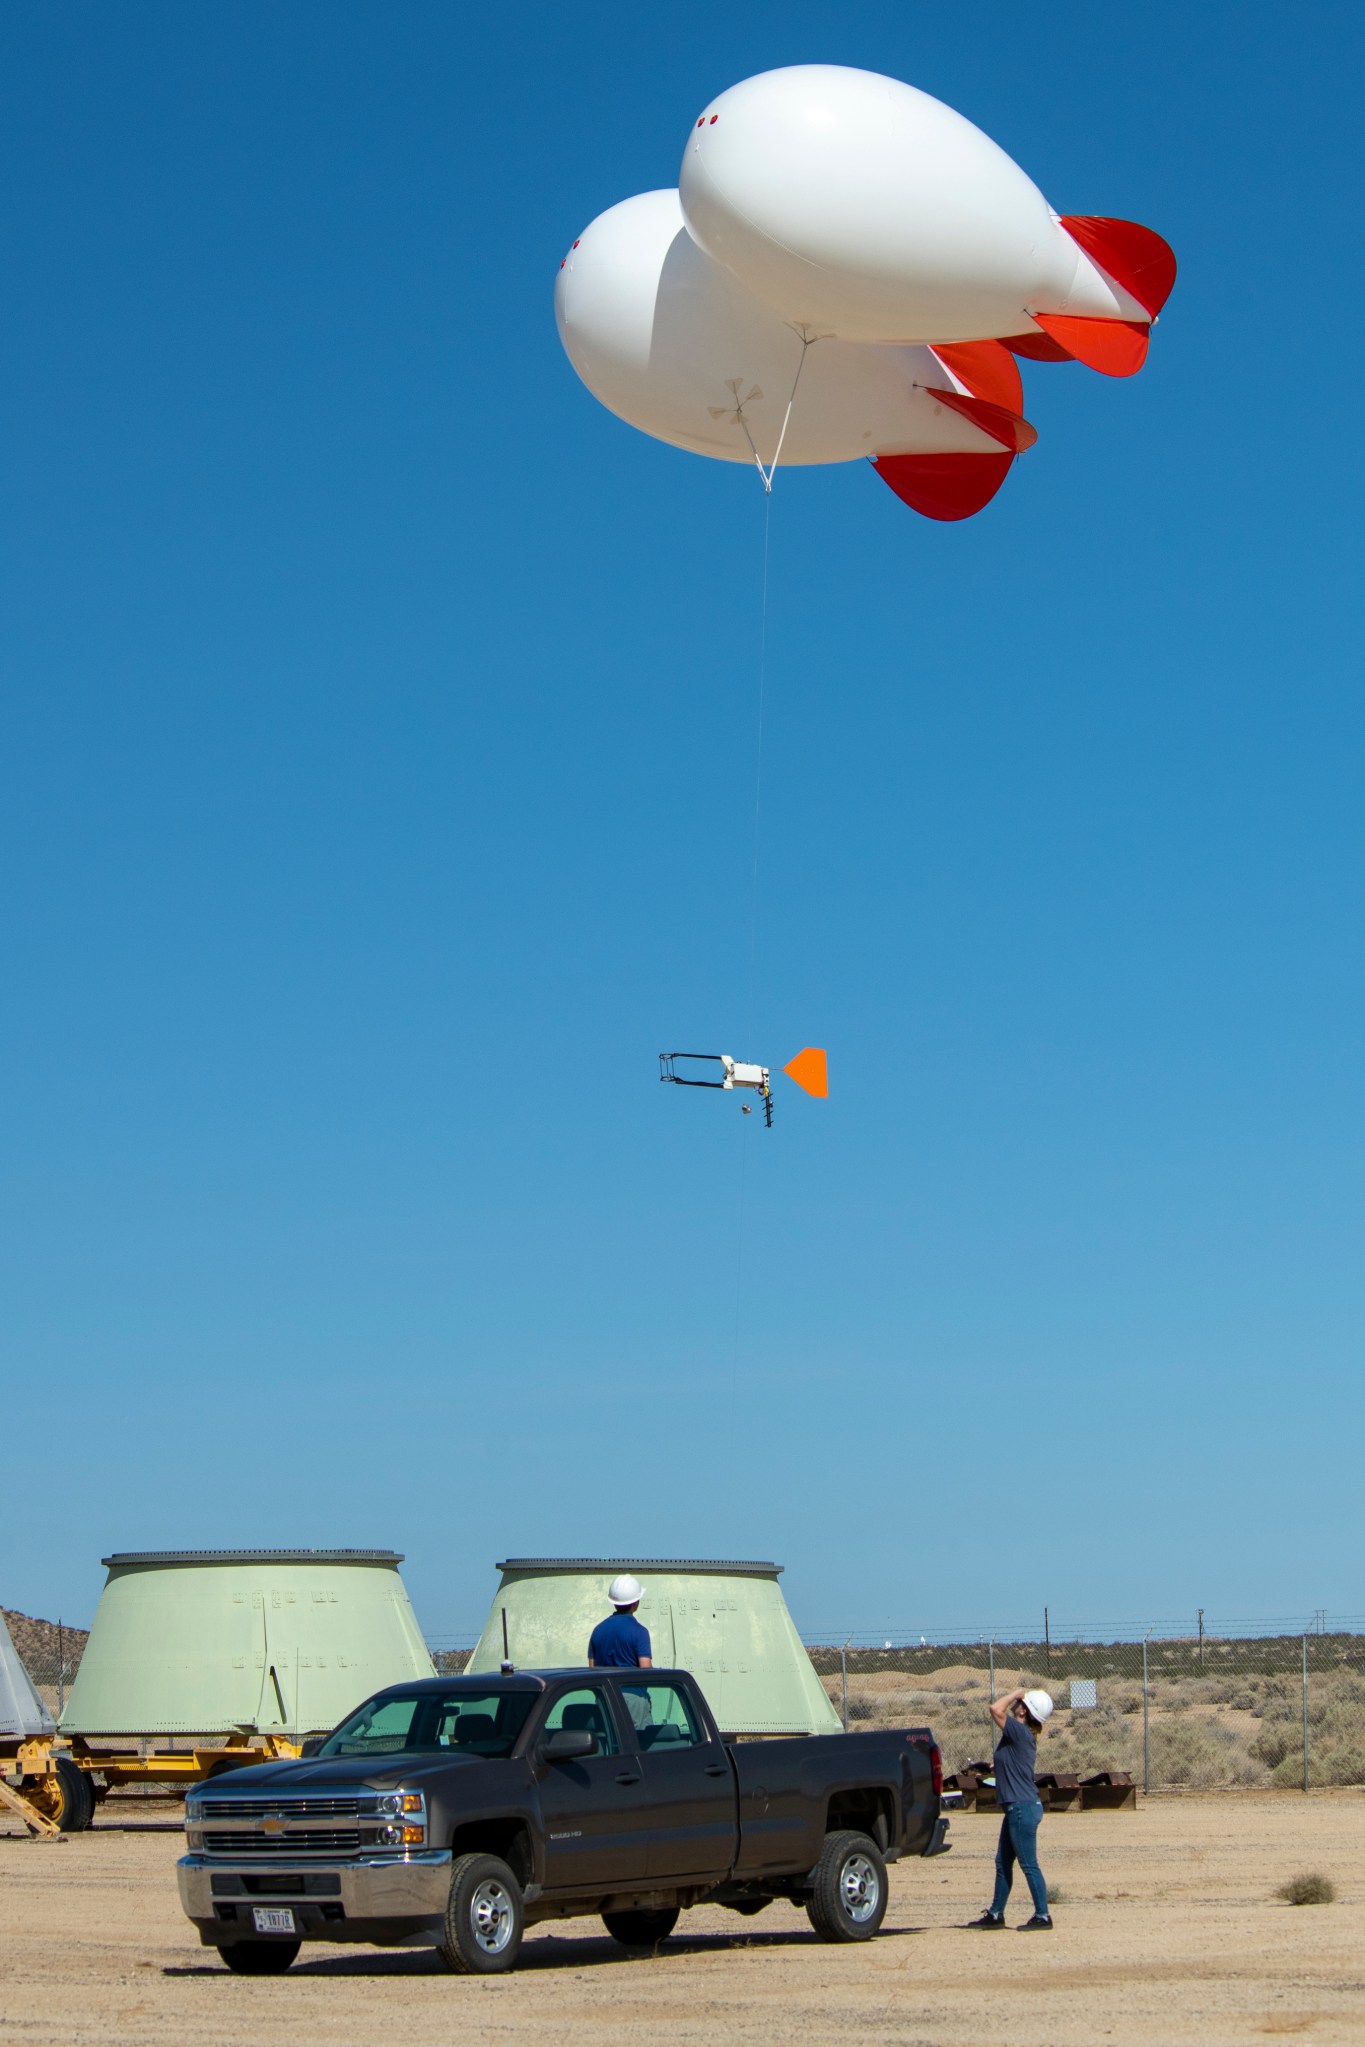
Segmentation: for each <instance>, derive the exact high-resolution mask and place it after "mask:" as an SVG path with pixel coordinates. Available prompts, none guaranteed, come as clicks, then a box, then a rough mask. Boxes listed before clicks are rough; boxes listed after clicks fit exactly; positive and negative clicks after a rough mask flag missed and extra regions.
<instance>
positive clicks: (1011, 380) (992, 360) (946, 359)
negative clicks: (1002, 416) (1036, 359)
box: [933, 337, 1041, 412]
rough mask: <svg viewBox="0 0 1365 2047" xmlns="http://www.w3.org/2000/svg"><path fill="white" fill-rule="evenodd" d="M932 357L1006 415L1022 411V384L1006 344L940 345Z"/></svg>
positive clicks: (993, 342) (977, 395)
mask: <svg viewBox="0 0 1365 2047" xmlns="http://www.w3.org/2000/svg"><path fill="white" fill-rule="evenodd" d="M1040 338H1041V337H1040ZM933 353H934V354H935V355H936V356H937V357H938V359H939V361H940V362H941V363H942V364H943V367H944V369H945V370H951V372H952V374H953V375H954V376H955V377H956V378H957V380H958V382H959V383H960V384H965V385H966V386H967V389H968V390H969V391H971V392H972V393H973V394H974V395H975V396H976V397H977V398H988V399H989V400H990V402H991V404H992V405H1003V406H1004V408H1005V410H1006V411H1007V412H1022V411H1023V409H1024V380H1023V378H1022V377H1021V376H1020V374H1019V365H1018V364H1017V363H1016V362H1015V360H1014V358H1013V356H1012V355H1011V354H1010V352H1009V347H1008V344H1007V343H1005V342H1001V341H954V342H948V343H945V342H940V343H939V344H938V345H937V346H936V347H935V348H934V350H933Z"/></svg>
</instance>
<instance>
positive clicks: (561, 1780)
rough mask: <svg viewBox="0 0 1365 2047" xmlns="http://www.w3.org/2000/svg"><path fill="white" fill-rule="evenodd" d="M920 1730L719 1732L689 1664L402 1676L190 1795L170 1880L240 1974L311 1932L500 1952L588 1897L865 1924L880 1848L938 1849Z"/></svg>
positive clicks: (934, 1783)
mask: <svg viewBox="0 0 1365 2047" xmlns="http://www.w3.org/2000/svg"><path fill="white" fill-rule="evenodd" d="M941 1788H942V1771H941V1764H940V1760H939V1752H938V1749H937V1747H936V1746H935V1743H934V1738H933V1736H932V1734H931V1733H930V1732H929V1730H928V1729H927V1728H914V1729H908V1730H897V1731H889V1732H882V1733H876V1734H830V1735H795V1736H786V1737H782V1738H778V1739H773V1740H758V1741H727V1740H725V1739H724V1738H723V1737H722V1735H721V1734H720V1732H719V1730H718V1729H717V1726H716V1723H715V1721H714V1720H713V1718H712V1716H711V1713H710V1710H709V1708H708V1706H707V1704H706V1700H705V1698H704V1697H703V1695H702V1692H701V1689H700V1687H699V1686H698V1685H697V1683H696V1682H695V1680H694V1679H693V1678H691V1677H690V1676H689V1675H688V1674H687V1672H686V1671H682V1670H560V1671H520V1672H511V1671H508V1672H504V1673H503V1674H502V1675H501V1676H469V1677H457V1678H424V1679H421V1680H419V1681H417V1682H415V1683H408V1684H401V1685H392V1686H390V1687H389V1689H388V1690H386V1691H382V1692H378V1693H376V1695H375V1696H374V1697H373V1698H372V1699H367V1700H366V1702H365V1703H364V1705H362V1706H360V1707H358V1708H357V1709H356V1711H355V1712H354V1713H352V1714H351V1716H350V1717H349V1719H347V1720H345V1721H343V1722H342V1724H341V1725H340V1726H339V1727H338V1728H337V1729H336V1730H335V1731H334V1732H333V1733H332V1734H330V1735H328V1736H327V1738H326V1739H325V1740H324V1741H323V1742H322V1743H321V1744H320V1745H319V1746H318V1748H317V1751H316V1753H315V1754H312V1755H306V1756H303V1757H301V1758H299V1759H298V1760H295V1761H289V1762H275V1763H265V1764H263V1765H261V1766H260V1767H259V1768H253V1769H239V1770H235V1771H234V1772H233V1773H232V1774H231V1776H226V1775H225V1776H224V1778H222V1779H221V1780H219V1781H218V1782H209V1783H207V1784H204V1785H202V1786H200V1787H198V1788H196V1789H195V1790H193V1791H192V1792H191V1793H190V1794H189V1796H188V1798H187V1799H186V1801H185V1815H186V1817H185V1826H186V1845H187V1847H188V1850H189V1853H188V1854H186V1855H185V1856H184V1857H183V1858H182V1860H181V1862H180V1864H179V1868H178V1873H179V1880H180V1897H181V1902H182V1904H183V1905H184V1908H185V1911H186V1912H187V1913H188V1915H189V1917H190V1918H191V1919H192V1920H193V1922H194V1924H195V1925H196V1926H197V1927H198V1929H199V1937H200V1939H201V1940H202V1941H203V1943H204V1945H205V1946H206V1947H216V1948H218V1949H219V1950H220V1952H221V1954H222V1957H223V1960H224V1962H225V1963H226V1964H227V1966H228V1967H229V1968H230V1969H235V1970H237V1971H238V1972H240V1973H242V1974H247V1975H274V1974H276V1973H278V1972H280V1971H282V1970H285V1969H287V1968H288V1967H289V1966H290V1964H291V1963H292V1962H293V1961H294V1959H295V1957H296V1956H297V1955H298V1952H299V1947H300V1944H301V1943H302V1942H303V1941H305V1940H324V1941H365V1942H370V1943H372V1944H373V1945H375V1946H379V1947H405V1946H432V1945H434V1946H435V1948H436V1950H437V1953H438V1954H439V1955H440V1957H441V1959H442V1960H443V1961H444V1963H445V1964H446V1966H447V1967H448V1968H450V1969H452V1970H454V1971H456V1972H457V1973H461V1974H479V1975H485V1974H491V1973H493V1972H496V1971H501V1970H504V1969H510V1968H511V1967H512V1966H513V1964H514V1962H515V1961H516V1958H517V1952H518V1949H519V1948H520V1946H521V1939H522V1934H523V1932H524V1930H525V1928H526V1926H527V1925H528V1924H531V1923H533V1922H534V1921H536V1920H543V1919H550V1918H568V1917H574V1916H578V1915H581V1914H584V1913H600V1914H601V1916H602V1919H603V1922H604V1924H605V1926H606V1929H607V1931H608V1933H609V1934H611V1935H612V1936H613V1937H614V1938H615V1939H616V1940H619V1941H621V1942H622V1943H623V1944H625V1945H626V1946H630V1947H656V1946H657V1945H658V1944H659V1942H661V1941H663V1940H666V1939H667V1938H668V1936H669V1934H670V1933H671V1932H672V1931H673V1928H674V1926H675V1925H676V1924H677V1920H678V1914H679V1912H680V1911H682V1910H684V1909H685V1908H686V1907H688V1906H691V1905H700V1904H713V1905H725V1906H728V1907H729V1908H730V1909H731V1910H732V1911H735V1912H741V1913H751V1912H761V1911H762V1910H763V1908H764V1907H765V1906H766V1905H769V1904H771V1903H772V1901H773V1900H774V1899H775V1898H786V1899H789V1900H790V1901H791V1902H792V1903H793V1904H795V1905H804V1907H805V1909H806V1911H807V1913H808V1914H809V1917H810V1921H811V1924H812V1926H813V1927H814V1928H815V1931H816V1933H817V1934H818V1935H819V1936H820V1938H821V1939H822V1940H830V1941H850V1940H867V1939H869V1938H870V1937H871V1936H872V1935H873V1934H874V1933H875V1932H876V1931H877V1929H878V1927H879V1926H880V1925H881V1922H882V1918H883V1916H884V1914H885V1911H886V1900H887V1880H886V1865H887V1863H888V1862H894V1861H896V1860H897V1859H898V1858H899V1857H900V1856H902V1855H934V1854H938V1853H941V1852H942V1850H943V1848H944V1846H945V1840H944V1836H945V1834H946V1831H947V1825H948V1823H947V1821H946V1820H944V1819H942V1818H941V1817H940V1815H939V1795H940V1791H941Z"/></svg>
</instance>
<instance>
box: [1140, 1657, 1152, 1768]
mask: <svg viewBox="0 0 1365 2047" xmlns="http://www.w3.org/2000/svg"><path fill="white" fill-rule="evenodd" d="M1151 1639H1152V1630H1151V1629H1150V1628H1148V1630H1147V1632H1146V1634H1145V1635H1144V1636H1143V1638H1142V1791H1143V1796H1144V1797H1150V1795H1151V1790H1152V1723H1151V1717H1150V1711H1149V1705H1148V1687H1147V1644H1148V1643H1149V1642H1150V1641H1151Z"/></svg>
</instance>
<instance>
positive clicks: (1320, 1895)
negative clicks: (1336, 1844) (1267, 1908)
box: [1275, 1870, 1337, 1905]
mask: <svg viewBox="0 0 1365 2047" xmlns="http://www.w3.org/2000/svg"><path fill="white" fill-rule="evenodd" d="M1336 1895H1337V1887H1336V1885H1335V1884H1334V1883H1333V1882H1332V1879H1331V1877H1330V1876H1323V1875H1322V1874H1321V1873H1320V1872H1319V1871H1318V1870H1309V1871H1307V1872H1306V1874H1305V1875H1303V1876H1291V1877H1290V1879H1289V1882H1288V1883H1287V1884H1281V1885H1280V1888H1279V1889H1278V1890H1277V1891H1276V1893H1275V1896H1276V1897H1277V1898H1283V1899H1284V1902H1285V1904H1286V1905H1331V1904H1333V1903H1334V1902H1335V1900H1336Z"/></svg>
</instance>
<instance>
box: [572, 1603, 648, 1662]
mask: <svg viewBox="0 0 1365 2047" xmlns="http://www.w3.org/2000/svg"><path fill="white" fill-rule="evenodd" d="M588 1654H589V1656H590V1657H591V1658H592V1660H593V1662H594V1663H595V1664H596V1665H597V1668H598V1669H599V1670H638V1669H639V1667H640V1658H641V1657H642V1656H652V1655H653V1654H654V1651H653V1650H652V1649H651V1648H650V1646H649V1629H648V1628H642V1627H641V1626H640V1623H639V1622H638V1621H637V1620H636V1618H635V1616H634V1614H633V1613H614V1614H612V1616H611V1618H610V1619H609V1620H605V1621H599V1622H598V1623H597V1626H596V1627H595V1628H594V1629H593V1631H592V1636H591V1639H590V1640H589V1642H588Z"/></svg>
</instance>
